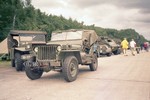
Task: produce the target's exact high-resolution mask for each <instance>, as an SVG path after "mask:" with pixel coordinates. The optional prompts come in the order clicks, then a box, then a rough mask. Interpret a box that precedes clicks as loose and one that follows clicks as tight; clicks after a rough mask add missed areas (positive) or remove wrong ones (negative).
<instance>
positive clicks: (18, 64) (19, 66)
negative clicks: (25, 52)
mask: <svg viewBox="0 0 150 100" xmlns="http://www.w3.org/2000/svg"><path fill="white" fill-rule="evenodd" d="M23 67H24V66H23V61H22V59H21V55H20V54H19V53H16V54H15V68H16V71H22V69H23Z"/></svg>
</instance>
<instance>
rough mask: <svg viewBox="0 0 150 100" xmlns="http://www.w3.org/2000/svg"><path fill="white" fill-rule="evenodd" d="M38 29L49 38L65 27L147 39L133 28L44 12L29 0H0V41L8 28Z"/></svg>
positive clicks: (106, 34)
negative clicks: (120, 28) (88, 22)
mask: <svg viewBox="0 0 150 100" xmlns="http://www.w3.org/2000/svg"><path fill="white" fill-rule="evenodd" d="M13 29H15V30H36V31H38V30H40V31H46V32H47V33H48V36H49V38H50V35H51V33H52V31H56V30H67V29H92V30H95V31H96V32H97V34H98V35H100V36H108V37H111V38H114V39H119V40H122V39H123V38H124V37H126V38H127V39H128V40H131V39H132V38H133V39H135V40H137V41H138V42H139V43H142V42H144V41H147V40H146V39H145V38H144V37H143V36H142V35H139V33H137V32H136V31H135V30H134V29H122V30H116V29H109V28H101V27H97V26H95V25H84V22H78V21H77V20H74V19H72V18H69V19H66V18H64V17H63V16H62V15H60V16H56V15H52V14H46V13H45V12H41V11H40V10H39V9H35V8H34V6H33V5H32V4H31V0H0V41H2V40H3V39H5V38H6V37H7V35H8V33H9V31H10V30H13Z"/></svg>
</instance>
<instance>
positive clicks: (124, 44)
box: [121, 38, 129, 56]
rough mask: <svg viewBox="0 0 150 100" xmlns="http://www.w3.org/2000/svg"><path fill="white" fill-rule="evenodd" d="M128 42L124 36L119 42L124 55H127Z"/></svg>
mask: <svg viewBox="0 0 150 100" xmlns="http://www.w3.org/2000/svg"><path fill="white" fill-rule="evenodd" d="M128 44H129V43H128V41H127V39H126V38H124V40H123V41H122V42H121V46H122V49H123V54H124V56H127V49H128Z"/></svg>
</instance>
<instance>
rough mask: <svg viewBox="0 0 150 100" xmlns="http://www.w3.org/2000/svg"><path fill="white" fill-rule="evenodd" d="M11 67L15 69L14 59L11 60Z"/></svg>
mask: <svg viewBox="0 0 150 100" xmlns="http://www.w3.org/2000/svg"><path fill="white" fill-rule="evenodd" d="M11 66H12V67H15V60H14V59H11Z"/></svg>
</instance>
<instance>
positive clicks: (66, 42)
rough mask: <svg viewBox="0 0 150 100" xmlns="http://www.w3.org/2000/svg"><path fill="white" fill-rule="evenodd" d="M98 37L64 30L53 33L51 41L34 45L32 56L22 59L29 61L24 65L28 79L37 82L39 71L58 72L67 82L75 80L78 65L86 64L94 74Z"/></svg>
mask: <svg viewBox="0 0 150 100" xmlns="http://www.w3.org/2000/svg"><path fill="white" fill-rule="evenodd" d="M97 38H98V36H97V34H96V32H95V31H93V30H76V29H71V30H65V31H59V32H53V33H52V35H51V41H50V42H48V43H47V44H44V45H36V46H35V45H34V44H31V45H32V46H30V47H34V49H32V53H30V54H28V55H23V56H22V58H27V57H26V56H28V57H29V56H30V59H29V60H28V61H26V62H25V63H24V65H25V72H26V75H27V77H28V78H29V79H31V80H35V79H39V78H40V77H41V76H42V74H43V72H49V71H51V70H53V71H59V72H62V73H63V76H64V79H65V80H66V81H68V82H72V81H75V80H76V78H77V75H78V72H79V66H78V65H79V64H81V65H89V68H90V70H91V71H96V70H97V67H98V60H97V55H96V50H97V42H96V40H97Z"/></svg>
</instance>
